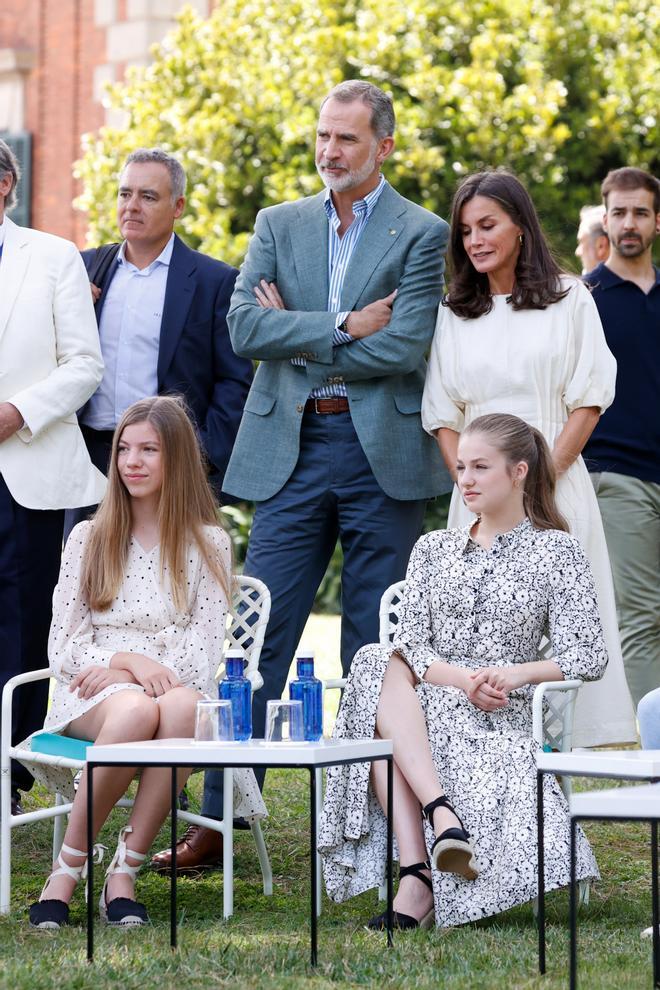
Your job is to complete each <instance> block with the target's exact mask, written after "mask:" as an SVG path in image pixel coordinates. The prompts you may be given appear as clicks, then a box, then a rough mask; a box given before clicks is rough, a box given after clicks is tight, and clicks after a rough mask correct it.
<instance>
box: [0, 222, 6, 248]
mask: <svg viewBox="0 0 660 990" xmlns="http://www.w3.org/2000/svg"><path fill="white" fill-rule="evenodd" d="M6 229H7V228H6V227H5V218H4V216H3V217H2V221H0V247H2V245H3V244H4V243H5V230H6Z"/></svg>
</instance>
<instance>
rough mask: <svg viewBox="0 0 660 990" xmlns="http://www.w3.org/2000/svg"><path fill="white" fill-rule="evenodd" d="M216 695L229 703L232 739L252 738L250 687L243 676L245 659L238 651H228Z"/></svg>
mask: <svg viewBox="0 0 660 990" xmlns="http://www.w3.org/2000/svg"><path fill="white" fill-rule="evenodd" d="M218 693H219V695H220V697H221V698H222V699H223V700H224V701H231V715H232V720H233V722H234V739H241V740H244V739H251V738H252V685H251V684H250V682H249V681H248V679H247V677H246V676H245V657H244V656H243V654H242V653H241V651H240V650H228V651H227V655H226V656H225V677H224V680H222V681H220V685H219V689H218Z"/></svg>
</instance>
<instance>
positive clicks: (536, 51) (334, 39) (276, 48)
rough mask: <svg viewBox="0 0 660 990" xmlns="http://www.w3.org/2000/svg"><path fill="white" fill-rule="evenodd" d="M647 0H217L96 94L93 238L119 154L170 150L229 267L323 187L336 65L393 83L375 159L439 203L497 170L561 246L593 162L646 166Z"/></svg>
mask: <svg viewBox="0 0 660 990" xmlns="http://www.w3.org/2000/svg"><path fill="white" fill-rule="evenodd" d="M659 29H660V8H659V7H658V5H657V4H656V3H655V2H654V0H571V2H570V3H569V2H568V0H464V2H462V3H460V2H456V0H406V3H401V0H279V2H276V0H222V2H221V3H220V4H219V5H218V6H217V8H216V9H215V11H214V13H213V14H212V16H211V17H209V18H208V19H206V20H202V19H200V18H199V17H198V15H196V14H195V13H194V12H193V11H192V10H191V9H189V8H188V9H185V10H184V11H183V12H182V14H181V16H180V18H179V21H178V26H177V27H176V29H175V30H174V31H173V32H172V33H171V35H170V36H169V37H168V38H167V39H166V41H165V42H164V43H163V44H162V45H160V46H158V47H157V48H156V49H155V51H154V56H155V57H154V61H153V63H152V64H151V65H150V66H149V67H148V68H146V69H141V70H133V71H132V72H130V74H129V76H128V78H127V80H126V81H125V82H124V83H121V84H118V85H116V86H114V87H113V88H112V89H111V90H110V92H109V96H108V99H109V101H110V104H111V106H112V107H113V108H114V109H115V110H118V111H123V113H124V115H125V120H126V125H125V126H124V127H121V128H118V127H114V128H112V127H105V128H102V129H101V131H100V132H99V133H98V134H97V135H88V136H87V137H86V139H85V151H84V156H83V158H82V160H81V161H80V162H79V163H78V174H79V175H80V176H81V177H82V179H83V185H84V191H83V194H82V196H81V198H80V200H79V205H80V206H81V207H82V208H83V209H85V210H87V211H88V214H89V221H90V228H89V240H90V243H99V242H101V241H103V240H106V239H108V238H112V237H115V236H116V231H115V225H114V201H115V194H116V175H117V170H118V165H119V163H120V162H121V159H122V158H123V157H124V156H125V154H127V153H128V152H129V151H131V150H133V149H134V148H136V147H138V146H151V145H160V146H162V147H165V148H167V149H169V150H171V151H173V152H175V153H176V154H177V155H178V156H179V157H180V158H181V160H182V162H183V164H184V166H185V168H186V171H187V173H188V181H189V186H188V202H187V208H186V212H185V215H184V217H183V219H182V221H181V222H182V227H183V232H184V234H185V236H186V238H187V240H188V241H189V242H190V243H191V244H193V245H195V246H199V247H200V248H201V249H202V250H203V251H205V252H207V253H209V254H212V255H214V256H216V257H221V258H223V259H225V260H227V261H230V262H233V263H235V264H237V263H239V262H240V261H241V259H242V257H243V255H244V253H245V248H246V244H247V240H248V238H249V235H250V232H251V230H252V226H253V223H254V217H255V215H256V212H257V210H258V209H260V208H261V207H263V206H267V205H269V204H272V203H276V202H279V201H281V200H283V199H294V198H296V197H298V196H300V195H307V194H309V193H312V192H315V191H317V190H318V189H319V188H320V182H319V180H318V178H317V176H316V172H315V168H314V159H313V143H314V128H315V122H316V116H317V111H318V105H319V102H320V100H321V98H322V97H323V96H324V94H325V93H326V92H327V91H328V89H329V88H330V87H331V86H332V85H334V84H335V83H337V82H339V81H341V80H342V79H346V78H365V79H369V80H371V81H372V82H375V83H376V84H377V85H379V86H381V87H382V88H384V89H386V90H388V91H390V92H391V93H392V95H393V97H394V101H395V108H396V111H397V119H398V126H397V147H396V151H395V153H394V155H393V156H392V158H391V159H390V162H389V164H388V165H387V166H386V172H387V175H388V177H389V178H390V180H391V181H392V182H393V184H394V185H395V186H396V188H397V189H398V190H399V191H400V192H401V193H403V194H404V195H406V196H408V197H410V198H411V199H413V200H416V201H417V202H419V203H421V204H423V205H424V206H426V207H428V208H429V209H431V210H433V211H434V212H436V213H439V214H440V215H442V216H446V215H447V213H448V209H449V203H450V201H451V196H452V193H453V191H454V189H455V186H456V182H457V180H458V179H459V178H460V177H461V176H462V175H465V174H466V173H468V172H471V171H474V170H476V169H480V168H482V167H484V166H498V165H506V166H508V167H509V168H511V169H513V171H515V172H516V173H517V174H518V175H519V176H520V177H521V178H523V179H524V181H525V182H526V183H527V185H528V187H529V189H530V192H531V193H532V195H533V197H534V200H535V202H536V204H537V206H538V208H539V210H540V212H541V214H542V216H543V217H544V220H545V222H546V225H547V226H548V227H549V228H550V229H552V230H553V231H554V233H555V235H556V237H557V239H558V241H559V243H560V245H561V246H562V247H563V248H564V250H565V251H567V252H569V251H572V246H573V243H574V236H575V226H576V218H577V214H578V212H579V208H580V207H581V206H582V205H583V204H584V203H587V202H597V201H598V187H599V184H600V180H601V179H602V177H603V175H604V174H605V172H606V171H607V170H608V169H610V168H614V167H618V166H620V165H624V164H631V165H638V166H640V167H643V168H649V169H651V170H652V171H655V172H656V173H657V170H658V148H659V147H660V140H659V137H660V135H659V129H658V107H659V106H660V73H658V71H657V70H658V64H657V63H658V60H657V38H658V36H659V33H660V32H659Z"/></svg>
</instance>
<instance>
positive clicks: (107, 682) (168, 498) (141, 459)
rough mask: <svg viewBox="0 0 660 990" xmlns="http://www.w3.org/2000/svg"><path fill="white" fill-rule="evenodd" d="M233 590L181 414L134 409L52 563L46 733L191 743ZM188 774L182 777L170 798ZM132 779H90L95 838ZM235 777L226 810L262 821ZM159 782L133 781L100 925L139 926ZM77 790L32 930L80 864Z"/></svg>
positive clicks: (145, 404) (164, 795)
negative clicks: (86, 508)
mask: <svg viewBox="0 0 660 990" xmlns="http://www.w3.org/2000/svg"><path fill="white" fill-rule="evenodd" d="M230 586H231V548H230V542H229V537H228V536H227V534H226V533H225V532H224V530H223V529H222V527H221V526H220V524H219V522H218V518H217V505H216V502H215V500H214V497H213V494H212V492H211V489H210V487H209V485H208V482H207V480H206V472H205V469H204V464H203V459H202V454H201V451H200V447H199V443H198V442H197V439H196V437H195V433H194V430H193V427H192V425H191V422H190V420H189V418H188V416H187V414H186V412H185V410H184V408H183V406H182V405H181V404H180V402H179V401H178V400H177V399H175V398H171V397H158V398H151V399H145V400H143V401H141V402H136V403H135V404H134V405H132V406H131V407H130V408H129V409H127V411H126V412H125V413H124V416H123V417H122V420H121V422H120V423H119V426H118V427H117V430H116V433H115V438H114V443H113V448H112V457H111V463H110V467H109V477H108V490H107V494H106V496H105V498H104V500H103V502H102V504H101V506H100V507H99V510H98V512H97V513H96V515H95V517H94V518H93V519H92V520H90V521H87V522H83V523H80V524H79V525H78V526H76V528H75V529H74V530H73V532H72V533H71V536H70V537H69V540H68V541H67V545H66V548H65V551H64V554H63V559H62V566H61V571H60V577H59V582H58V585H57V588H56V589H55V594H54V596H53V622H52V626H51V632H50V640H49V646H48V655H49V662H50V666H51V669H52V671H53V674H54V676H55V678H56V685H55V690H54V694H53V698H52V703H51V708H50V711H49V714H48V717H47V719H46V723H45V729H47V730H48V731H50V732H61V733H62V734H64V735H70V736H73V737H75V738H79V739H89V740H94V741H95V742H99V743H114V742H129V741H132V740H140V739H160V738H181V737H191V736H192V735H193V729H194V720H195V709H196V704H197V701H198V700H199V699H200V698H204V697H217V688H216V685H215V681H214V674H215V672H216V669H217V667H218V663H219V660H220V657H221V652H222V647H223V643H224V638H225V626H226V616H227V611H228V607H229V606H228V602H229V600H230V597H231V596H230ZM39 770H43V768H39ZM190 772H191V771H190V769H183V770H180V771H179V780H178V786H179V787H183V785H184V783H185V781H186V779H187V778H188V776H189V774H190ZM49 773H50V774H51V776H54V775H55V774H56V773H57V771H56V770H53V769H52V768H48V769H47V770H46V771H45V774H44V775H45V776H46V777H48V775H49ZM60 773H61V771H60ZM134 775H135V769H134V768H130V767H129V768H118V767H115V768H106V769H103V768H101V769H98V770H97V771H96V774H95V781H96V778H97V777H98V783H97V784H96V786H95V787H94V799H95V800H94V811H95V822H94V827H95V831H96V832H98V831H99V830H100V828H101V826H102V825H103V823H104V822H105V820H106V818H107V817H108V815H109V814H110V811H111V810H112V808H113V807H114V805H115V803H116V801H117V800H118V799H119V798H120V797H122V795H123V794H124V792H125V791H126V788H127V787H128V784H129V783H130V781H131V779H132V778H133V776H134ZM234 775H235V777H236V778H237V783H238V787H237V790H238V793H239V801H238V804H237V807H236V809H235V810H236V813H237V814H244V815H248V816H251V817H254V816H255V815H256V816H261V815H263V814H265V807H264V805H263V802H262V800H261V796H260V794H259V791H258V788H257V786H256V782H255V780H254V776H253V774H252V771H251V770H248V771H235V774H234ZM169 781H170V771H169V770H168V769H167V768H157V767H148V768H145V769H144V770H143V771H142V774H141V776H140V781H139V785H138V789H137V794H136V798H135V804H134V806H133V809H132V812H131V816H130V819H129V823H128V825H127V827H125V828H124V829H122V831H121V832H120V836H119V844H118V847H117V852H116V853H115V856H114V858H113V860H112V863H111V865H110V867H109V869H108V871H107V874H106V881H105V884H104V887H103V893H102V895H101V904H100V911H101V916H102V918H104V920H107V921H108V923H109V924H113V925H122V926H126V927H128V926H131V925H138V924H144V923H145V922H146V921H148V916H147V912H146V908H145V907H144V905H142V904H139V903H138V902H136V901H135V900H134V884H135V875H136V873H137V871H138V869H139V867H140V865H141V863H142V862H143V861H144V859H145V857H146V854H147V851H148V850H149V847H150V845H151V843H152V841H153V839H154V837H155V835H156V833H157V832H158V830H159V828H160V826H161V825H162V823H163V821H164V819H165V817H166V815H167V812H168V809H169V802H170V796H169V795H170V783H169ZM50 782H51V784H52V783H53V781H50ZM86 790H87V788H86V779H85V773H84V772H83V774H82V778H81V781H80V786H79V787H78V791H77V793H76V796H75V799H74V802H73V808H72V811H71V815H70V818H69V824H68V827H67V831H66V835H65V837H64V845H63V846H62V851H61V853H60V855H59V856H58V859H57V861H56V862H55V864H54V869H53V872H52V873H51V875H50V877H49V878H48V880H47V881H46V884H45V886H44V889H43V891H42V893H41V898H40V900H39V901H38V902H37V903H36V904H33V905H32V906H31V908H30V923H31V924H32V925H33V926H36V927H38V928H59V927H60V925H61V924H65V923H66V922H67V921H68V916H69V907H68V904H69V900H70V899H71V896H72V895H73V892H74V889H75V886H76V883H77V881H78V880H79V879H80V878H81V877H82V876H83V874H84V871H85V866H86V852H83V851H82V850H84V849H85V848H86V845H87V842H86V828H87V821H86Z"/></svg>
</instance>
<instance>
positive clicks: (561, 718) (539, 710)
mask: <svg viewBox="0 0 660 990" xmlns="http://www.w3.org/2000/svg"><path fill="white" fill-rule="evenodd" d="M405 584H406V582H405V581H397V582H396V583H395V584H391V585H390V586H389V588H386V589H385V591H384V592H383V595H382V597H381V599H380V609H379V613H378V615H379V627H378V641H379V643H380V645H381V646H387V645H388V644H390V643H392V642H393V641H394V637H395V636H396V631H397V626H398V624H399V619H400V614H401V604H402V601H403V592H404V588H405ZM549 656H550V643H549V642H548V641H547V640H546V641H545V642H544V643H542V645H541V648H540V649H539V659H547V658H548V657H549ZM345 684H346V680H345V678H343V677H340V678H336V679H334V680H329V681H326V682H325V687H326V689H327V688H339V689H341V688H343V687H344V686H345ZM581 686H582V681H580V680H570V681H543V682H542V683H541V684H537V686H536V688H535V690H534V697H533V701H532V734H533V736H534V739H535V741H536V742H537V743H538V744H539V745H540V746H542V747H543V748H544V749H548V750H559V751H560V752H562V753H564V752H568V751H569V750H570V749H571V743H572V739H573V716H574V713H575V702H576V700H577V693H578V690H579V688H580V687H581ZM319 775H320V771H319ZM317 784H318V782H317ZM561 787H562V790H563V791H564V794H565V796H566V798H567V799H568V796H569V794H570V789H571V781H570V778H569V777H564V778H563V779H562V780H561ZM317 794H321V788H320V787H319V786H317ZM319 800H320V799H319ZM386 896H387V895H386V890H385V887H384V886H381V887H380V888H379V890H378V897H379V899H380V900H385V899H386ZM580 899H581V901H582V902H584V903H586V902H587V901H588V899H589V890H588V886H586V884H585V885H581V886H580ZM317 907H318V912H319V914H320V911H321V907H320V896H319V901H318V905H317Z"/></svg>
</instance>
